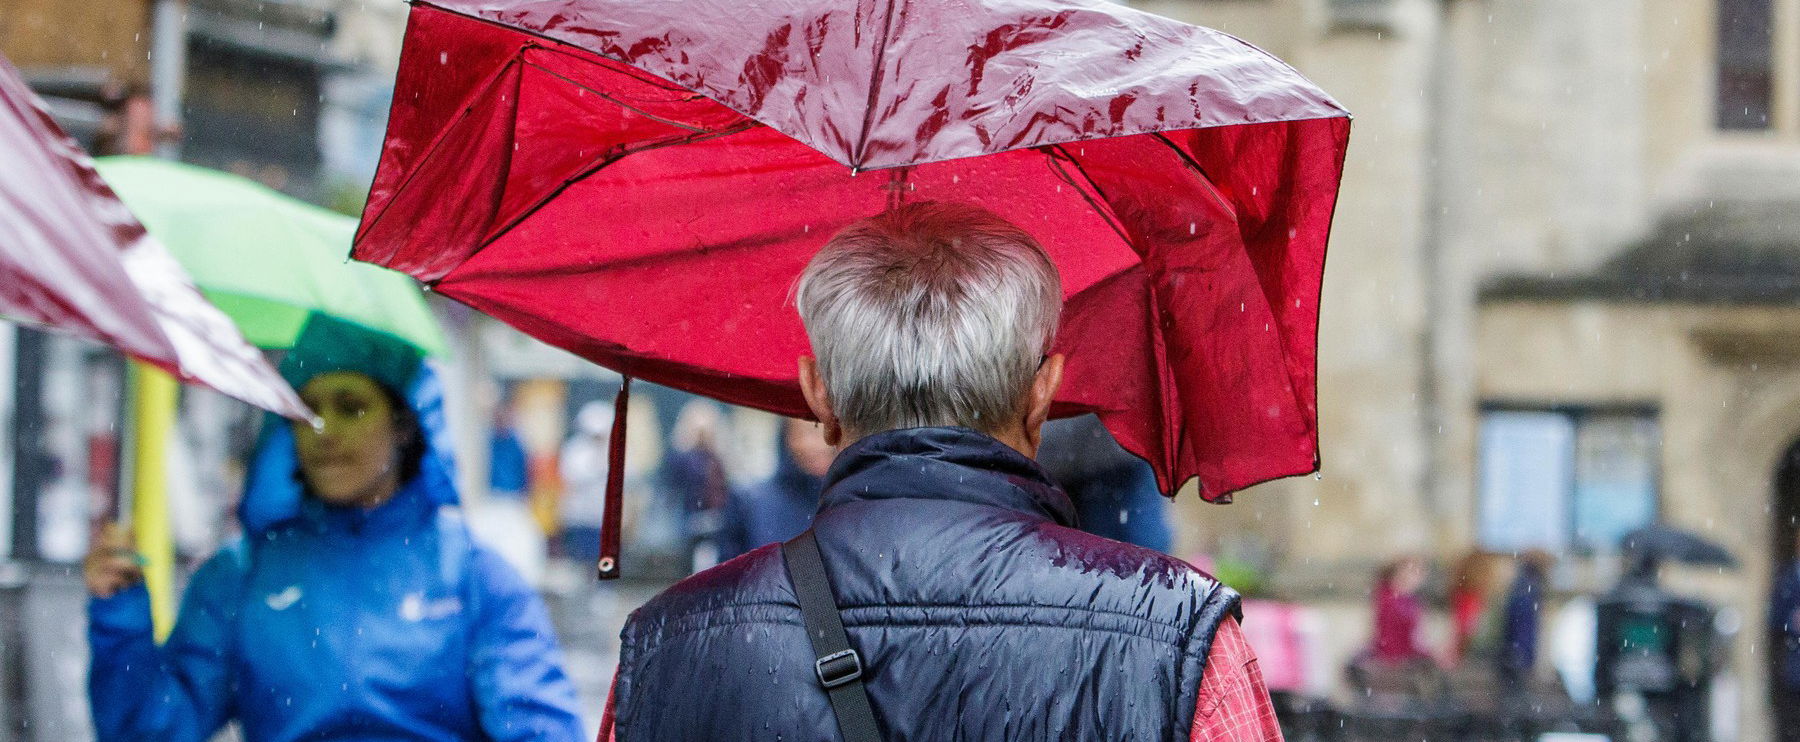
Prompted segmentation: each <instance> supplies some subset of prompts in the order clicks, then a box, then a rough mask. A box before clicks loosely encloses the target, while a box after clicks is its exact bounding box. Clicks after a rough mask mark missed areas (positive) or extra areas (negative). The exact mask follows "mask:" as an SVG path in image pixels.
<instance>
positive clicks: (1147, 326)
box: [355, 0, 1350, 500]
mask: <svg viewBox="0 0 1800 742" xmlns="http://www.w3.org/2000/svg"><path fill="white" fill-rule="evenodd" d="M1349 129H1350V125H1349V116H1348V114H1347V113H1346V112H1345V111H1344V110H1343V109H1342V108H1340V107H1339V106H1338V105H1337V104H1336V103H1335V102H1333V101H1332V100H1331V98H1330V97H1328V96H1327V95H1325V93H1324V92H1322V91H1320V90H1319V89H1318V88H1317V87H1314V86H1313V85H1312V84H1311V83H1310V82H1308V81H1307V80H1306V79H1304V78H1302V77H1301V76H1300V75H1299V74H1298V73H1296V72H1295V71H1294V70H1293V69H1292V68H1290V67H1288V66H1287V65H1285V64H1283V63H1282V62H1281V61H1280V60H1277V59H1275V58H1274V57H1272V56H1270V55H1269V54H1267V53H1265V52H1263V51H1261V50H1259V49H1256V48H1255V47H1252V46H1250V45H1249V44H1246V43H1244V42H1242V41H1239V40H1237V39H1235V38H1232V37H1230V36H1227V35H1225V34H1223V33H1219V32H1217V31H1212V30H1208V29H1204V28H1198V27H1195V26H1189V25H1186V24H1182V23H1177V22H1174V21H1170V20H1167V19H1164V18H1160V17H1157V16H1153V15H1149V14H1146V13H1142V12H1139V11H1135V10H1132V9H1129V8H1126V7H1123V6H1120V5H1115V4H1112V3H1108V2H1104V0H1068V1H1052V0H910V1H908V0H862V1H860V2H849V1H841V0H830V1H827V0H754V1H749V2H738V3H715V2H700V1H699V0H689V1H686V2H683V1H679V0H665V1H661V2H643V1H642V0H538V1H535V2H534V1H530V0H526V1H520V2H494V1H493V0H444V1H443V2H435V3H431V4H426V3H418V4H415V5H414V8H413V11H412V18H411V21H410V24H409V27H408V31H407V40H406V48H405V52H404V53H403V55H402V59H401V66H400V74H399V81H398V83H397V86H396V90H395V94H394V106H393V112H392V119H391V120H390V123H389V128H388V138H387V144H386V148H385V150H384V152H383V155H382V161H381V166H380V171H379V173H378V174H377V176H376V178H375V183H374V187H373V189H372V191H371V193H370V198H369V204H368V207H367V210H366V211H365V212H364V213H363V223H362V227H361V229H360V231H359V233H358V238H357V244H356V248H355V257H357V258H359V259H362V260H367V261H370V262H374V263H379V264H382V265H386V266H390V267H393V268H398V269H400V270H403V271H406V272H408V273H411V274H412V275H414V276H416V277H418V278H419V279H421V280H424V281H426V282H428V283H430V284H432V285H433V286H434V287H435V288H436V290H437V291H439V292H440V293H443V294H445V295H447V296H450V297H453V298H456V299H458V300H460V301H463V302H465V303H467V304H469V305H471V306H473V307H475V308H477V309H480V310H482V311H484V312H487V313H489V314H492V315H494V316H496V317H499V318H501V319H503V320H505V321H507V322H509V323H511V324H513V325H515V326H517V327H519V328H521V329H523V330H524V331H526V332H528V333H531V334H532V335H535V336H537V337H539V338H541V339H543V340H545V341H548V342H550V343H552V344H555V345H559V346H562V347H564V348H568V349H570V350H572V351H574V352H576V353H578V354H580V355H582V356H585V357H587V358H589V359H591V360H593V361H595V362H597V363H600V364H602V365H604V366H607V367H609V368H613V369H616V370H618V371H620V372H621V373H624V374H626V375H628V376H636V377H642V378H645V379H649V380H652V381H655V382H658V383H661V384H666V385H669V386H673V387H676V388H680V389H686V390H689V391H693V392H697V393H700V394H705V395H708V396H711V397H716V398H718V399H722V400H725V401H728V402H734V403H738V404H745V405H750V406H752V407H760V408H763V409H766V410H771V411H775V412H779V413H782V414H788V415H803V414H805V412H806V409H805V407H804V405H803V404H802V402H801V398H800V395H799V393H798V391H797V388H796V386H795V368H794V359H795V357H796V356H799V355H801V354H804V353H807V352H808V346H807V341H806V336H805V335H804V334H803V332H802V330H801V327H800V323H799V320H798V317H797V316H796V314H795V312H794V309H793V307H792V306H791V304H790V303H789V301H788V292H789V289H790V287H791V285H792V284H793V281H794V279H795V278H796V277H797V276H798V274H799V272H800V269H801V267H802V266H804V265H805V264H806V261H807V259H808V258H810V257H811V256H812V254H813V253H814V252H815V251H816V250H817V249H818V248H819V247H820V245H822V244H823V243H824V241H825V240H826V239H827V238H828V237H830V236H831V234H832V233H833V232H835V231H836V230H837V229H839V228H840V227H842V226H843V225H845V224H846V223H848V222H850V221H852V220H855V219H858V218H861V217H864V216H868V215H870V214H873V213H876V212H879V211H881V210H882V209H883V208H885V207H887V206H888V205H891V204H894V203H896V202H900V201H907V200H913V199H931V200H942V201H962V202H971V203H975V204H979V205H981V206H984V207H986V208H988V209H991V210H993V211H994V212H996V213H998V214H1000V215H1001V216H1003V217H1006V218H1008V219H1010V220H1012V221H1014V222H1016V223H1018V224H1020V225H1021V226H1023V227H1025V228H1026V229H1027V230H1029V231H1030V232H1032V233H1033V234H1034V235H1035V236H1036V237H1037V238H1038V239H1039V240H1040V241H1041V242H1043V244H1044V245H1045V246H1046V248H1048V249H1049V251H1050V253H1051V255H1052V257H1053V258H1054V260H1055V261H1056V263H1057V266H1058V267H1059V269H1060V270H1061V272H1062V278H1063V287H1064V290H1065V292H1066V294H1067V310H1066V314H1065V315H1064V316H1065V320H1064V324H1063V328H1062V332H1061V334H1060V337H1059V339H1058V341H1057V347H1058V350H1059V351H1061V352H1065V353H1068V354H1069V364H1068V371H1067V381H1066V383H1065V384H1064V386H1063V390H1062V393H1061V395H1060V396H1059V397H1058V401H1059V402H1060V403H1061V406H1060V408H1059V410H1058V412H1059V413H1063V414H1074V413H1078V412H1084V411H1092V412H1097V413H1099V415H1100V418H1101V420H1103V421H1104V422H1105V424H1106V426H1107V427H1108V429H1110V430H1111V431H1112V432H1113V434H1114V435H1115V436H1117V437H1118V439H1119V441H1120V442H1121V443H1123V444H1124V445H1125V447H1126V448H1128V449H1130V450H1131V451H1133V452H1134V453H1137V454H1138V455H1141V456H1143V457H1144V458H1146V459H1148V460H1149V461H1150V463H1151V464H1152V465H1154V467H1155V469H1156V473H1157V476H1158V479H1159V480H1160V482H1161V484H1162V486H1163V487H1164V489H1165V491H1170V490H1172V489H1173V488H1174V487H1175V486H1176V485H1178V484H1179V483H1181V482H1182V481H1184V480H1186V479H1188V478H1190V477H1195V476H1198V477H1199V479H1200V485H1199V487H1200V493H1201V495H1202V496H1203V497H1205V498H1207V499H1209V500H1222V499H1226V497H1227V495H1228V494H1229V493H1230V492H1232V491H1233V490H1236V489H1239V488H1242V487H1245V486H1248V485H1251V484H1254V483H1257V482H1260V481H1264V480H1267V479H1271V478H1274V477H1280V476H1286V475H1292V474H1300V473H1305V472H1309V471H1312V470H1314V469H1315V468H1317V465H1318V457H1317V451H1318V445H1317V433H1316V429H1315V423H1316V417H1317V415H1316V412H1315V408H1314V401H1315V389H1314V377H1315V361H1314V349H1315V337H1314V336H1315V333H1316V329H1317V321H1318V299H1319V282H1320V279H1321V277H1322V273H1323V268H1324V259H1325V242H1326V237H1327V234H1328V233H1329V231H1330V224H1331V214H1332V208H1333V205H1334V203H1335V201H1336V197H1337V188H1338V180H1339V176H1340V174H1341V172H1342V169H1343V158H1344V149H1345V146H1346V144H1347V141H1348V137H1349Z"/></svg>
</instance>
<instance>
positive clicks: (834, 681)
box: [813, 649, 863, 690]
mask: <svg viewBox="0 0 1800 742" xmlns="http://www.w3.org/2000/svg"><path fill="white" fill-rule="evenodd" d="M813 673H814V674H816V675H818V676H819V684H820V685H823V686H825V689H826V690H831V689H833V688H838V687H841V686H844V685H848V684H850V683H854V682H856V681H858V680H861V679H862V674H863V664H862V655H859V654H857V653H856V650H854V649H846V650H843V651H840V652H832V653H831V654H828V655H825V656H824V657H820V658H819V659H818V661H816V662H814V663H813Z"/></svg>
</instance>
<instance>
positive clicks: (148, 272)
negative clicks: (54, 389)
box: [0, 59, 312, 419]
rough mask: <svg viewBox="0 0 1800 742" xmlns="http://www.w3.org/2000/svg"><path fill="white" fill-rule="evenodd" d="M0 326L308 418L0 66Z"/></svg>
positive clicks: (1, 63) (0, 63)
mask: <svg viewBox="0 0 1800 742" xmlns="http://www.w3.org/2000/svg"><path fill="white" fill-rule="evenodd" d="M0 315H5V316H8V317H11V318H13V319H19V320H24V321H27V322H33V323H37V324H41V325H44V326H47V327H51V328H54V329H57V330H62V331H64V332H70V333H73V334H77V335H81V336H84V337H88V338H91V339H94V340H98V341H100V342H103V343H107V344H109V345H112V346H114V347H116V348H118V349H119V350H121V351H124V352H125V353H127V354H130V355H132V356H134V357H136V358H139V359H141V360H144V361H147V362H149V363H151V364H154V365H156V366H159V367H161V368H162V369H163V370H165V371H168V372H169V373H171V374H174V375H176V376H177V377H178V378H181V379H184V380H187V381H191V382H198V383H201V384H205V385H207V386H210V387H212V388H214V389H217V390H219V391H221V392H224V393H226V394H229V395H231V396H233V397H237V398H238V399H241V400H243V401H245V402H249V403H250V404H253V405H256V406H258V407H261V408H263V409H266V410H270V411H273V412H276V413H279V414H282V415H286V416H288V417H292V418H295V419H309V418H311V417H312V413H311V412H309V411H308V410H307V409H306V406H305V405H304V404H302V403H301V402H300V398H299V397H298V396H296V395H295V394H294V390H293V388H291V387H289V386H288V385H287V382H284V381H282V380H281V377H280V376H279V375H277V374H276V373H275V369H274V368H272V367H270V366H269V364H268V362H267V361H265V360H264V359H263V357H262V354H261V353H260V352H258V351H257V350H256V348H254V347H252V346H251V345H250V344H249V343H247V342H245V341H244V337H243V335H241V334H239V333H238V330H237V327H236V326H234V325H233V324H232V323H231V320H230V319H229V318H227V317H226V316H225V314H224V313H222V312H220V311H219V310H218V308H217V307H214V306H213V305H212V304H210V303H208V302H207V301H206V299H205V298H203V297H202V296H201V295H200V292H199V290H197V289H195V288H194V284H193V281H192V280H190V279H189V278H188V275H187V272H186V271H183V270H182V268H181V265H180V264H178V263H176V262H175V259H174V258H173V257H170V255H169V253H168V251H167V250H166V249H164V248H163V246H162V245H161V244H160V243H158V242H156V241H155V240H154V239H152V238H151V237H150V236H149V235H148V234H147V233H146V232H145V231H144V227H143V225H141V224H139V223H138V221H137V219H136V218H134V217H133V216H132V215H131V212H129V211H127V210H126V209H125V205H124V204H122V203H120V202H119V199H118V198H117V197H116V196H114V195H113V192H112V189H111V188H108V187H107V185H106V183H105V182H103V181H102V180H100V176H99V175H98V174H97V173H95V172H94V163H93V160H92V159H90V158H89V157H88V155H87V153H86V152H84V151H82V149H81V147H80V146H79V145H77V144H76V143H75V141H74V140H73V139H70V138H69V137H68V135H66V134H64V133H63V131H62V130H61V129H60V128H58V127H57V125H56V123H55V122H54V121H52V120H51V118H50V114H49V112H48V111H47V110H45V108H44V105H43V102H42V101H40V100H38V98H37V96H36V95H34V94H32V92H31V89H30V88H28V87H26V85H25V81H24V80H22V79H20V77H19V73H18V71H17V70H15V69H14V68H13V66H12V63H10V62H8V61H6V60H5V59H0Z"/></svg>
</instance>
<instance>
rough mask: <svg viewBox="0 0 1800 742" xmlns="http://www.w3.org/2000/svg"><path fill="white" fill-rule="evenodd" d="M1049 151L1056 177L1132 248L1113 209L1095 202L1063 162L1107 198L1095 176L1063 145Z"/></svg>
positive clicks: (1101, 196)
mask: <svg viewBox="0 0 1800 742" xmlns="http://www.w3.org/2000/svg"><path fill="white" fill-rule="evenodd" d="M1048 149H1049V150H1051V152H1046V153H1045V155H1044V156H1045V158H1046V159H1048V160H1049V161H1050V169H1051V170H1052V171H1054V172H1055V173H1056V177H1058V178H1061V179H1062V181H1063V182H1064V183H1068V184H1069V187H1070V188H1074V189H1075V192H1076V193H1077V194H1080V195H1081V199H1082V200H1083V201H1086V202H1087V203H1088V206H1091V207H1093V209H1094V213H1096V214H1099V215H1100V219H1101V220H1103V221H1105V222H1106V226H1108V227H1111V228H1112V231H1113V234H1116V235H1118V236H1119V239H1120V240H1122V241H1123V242H1124V243H1125V246H1126V247H1131V245H1132V243H1131V237H1130V236H1129V235H1127V234H1126V233H1125V227H1124V225H1122V224H1120V223H1119V220H1118V219H1116V218H1114V215H1113V213H1112V208H1111V207H1110V206H1106V205H1104V204H1101V203H1100V202H1098V201H1095V200H1094V197H1093V196H1092V195H1089V194H1088V192H1087V190H1086V189H1084V188H1082V187H1081V184H1080V183H1076V182H1075V178H1074V177H1073V176H1071V175H1069V171H1068V170H1067V169H1066V168H1064V167H1063V162H1062V161H1063V160H1065V159H1066V160H1068V161H1069V164H1071V165H1074V166H1075V172H1078V173H1081V179H1082V180H1083V181H1084V182H1086V183H1087V185H1088V188H1092V189H1094V193H1096V194H1099V196H1100V198H1102V199H1105V198H1106V191H1105V190H1102V189H1101V188H1100V184H1099V183H1096V182H1094V178H1093V176H1091V175H1088V172H1087V170H1086V169H1085V168H1083V167H1082V166H1081V162H1080V161H1079V160H1077V159H1075V157H1074V156H1073V155H1070V154H1069V151H1068V150H1067V149H1065V148H1064V147H1063V146H1062V145H1060V144H1057V145H1052V146H1050V147H1049V148H1048ZM1052 152H1054V153H1060V154H1061V155H1062V156H1061V157H1058V156H1057V155H1056V154H1052ZM1133 252H1136V250H1133Z"/></svg>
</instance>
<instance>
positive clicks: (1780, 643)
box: [1764, 440, 1800, 739]
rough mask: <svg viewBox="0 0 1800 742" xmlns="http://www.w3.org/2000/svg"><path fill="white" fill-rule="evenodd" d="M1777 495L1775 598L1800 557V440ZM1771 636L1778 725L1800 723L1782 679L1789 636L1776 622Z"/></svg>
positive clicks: (1786, 457) (1782, 465)
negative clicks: (1798, 554)
mask: <svg viewBox="0 0 1800 742" xmlns="http://www.w3.org/2000/svg"><path fill="white" fill-rule="evenodd" d="M1774 495H1775V507H1774V512H1773V513H1772V514H1773V515H1774V516H1775V528H1774V529H1772V531H1773V534H1772V536H1773V538H1774V541H1773V542H1772V543H1771V544H1769V546H1770V547H1771V550H1770V556H1771V557H1773V560H1772V561H1771V562H1770V564H1771V565H1772V568H1773V570H1774V572H1775V579H1776V583H1777V588H1776V590H1775V591H1774V593H1772V594H1771V595H1770V599H1771V600H1772V601H1773V600H1779V598H1778V597H1777V596H1778V595H1780V594H1781V593H1782V590H1781V588H1780V587H1779V585H1780V584H1781V583H1782V582H1785V581H1786V580H1791V579H1793V577H1792V576H1791V575H1787V574H1784V572H1785V571H1788V570H1793V569H1795V562H1796V559H1797V557H1796V551H1797V550H1796V546H1795V541H1796V538H1800V440H1796V441H1795V442H1794V443H1792V444H1790V445H1789V446H1788V449H1787V450H1786V451H1785V452H1783V453H1782V454H1781V460H1780V461H1779V462H1777V464H1776V468H1775V492H1774ZM1780 610H1781V609H1779V608H1775V607H1774V606H1771V610H1770V612H1771V613H1777V612H1779V611H1780ZM1767 636H1768V639H1769V641H1770V645H1771V646H1772V647H1775V648H1776V650H1775V651H1772V652H1767V653H1765V655H1764V656H1765V657H1767V660H1768V671H1769V684H1768V690H1769V701H1770V703H1771V704H1772V705H1774V707H1775V718H1776V723H1777V726H1778V728H1785V727H1788V726H1800V704H1797V703H1796V701H1800V699H1797V698H1796V697H1795V695H1794V693H1793V691H1792V690H1791V689H1789V688H1787V687H1785V684H1784V683H1783V681H1782V676H1783V671H1784V669H1785V668H1784V664H1785V662H1786V657H1787V651H1786V649H1785V647H1786V645H1787V642H1788V637H1787V636H1786V635H1784V634H1783V633H1782V632H1781V629H1780V626H1779V625H1778V624H1776V623H1771V624H1770V625H1769V627H1768V635H1767ZM1783 739H1791V737H1785V736H1784V737H1783Z"/></svg>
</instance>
